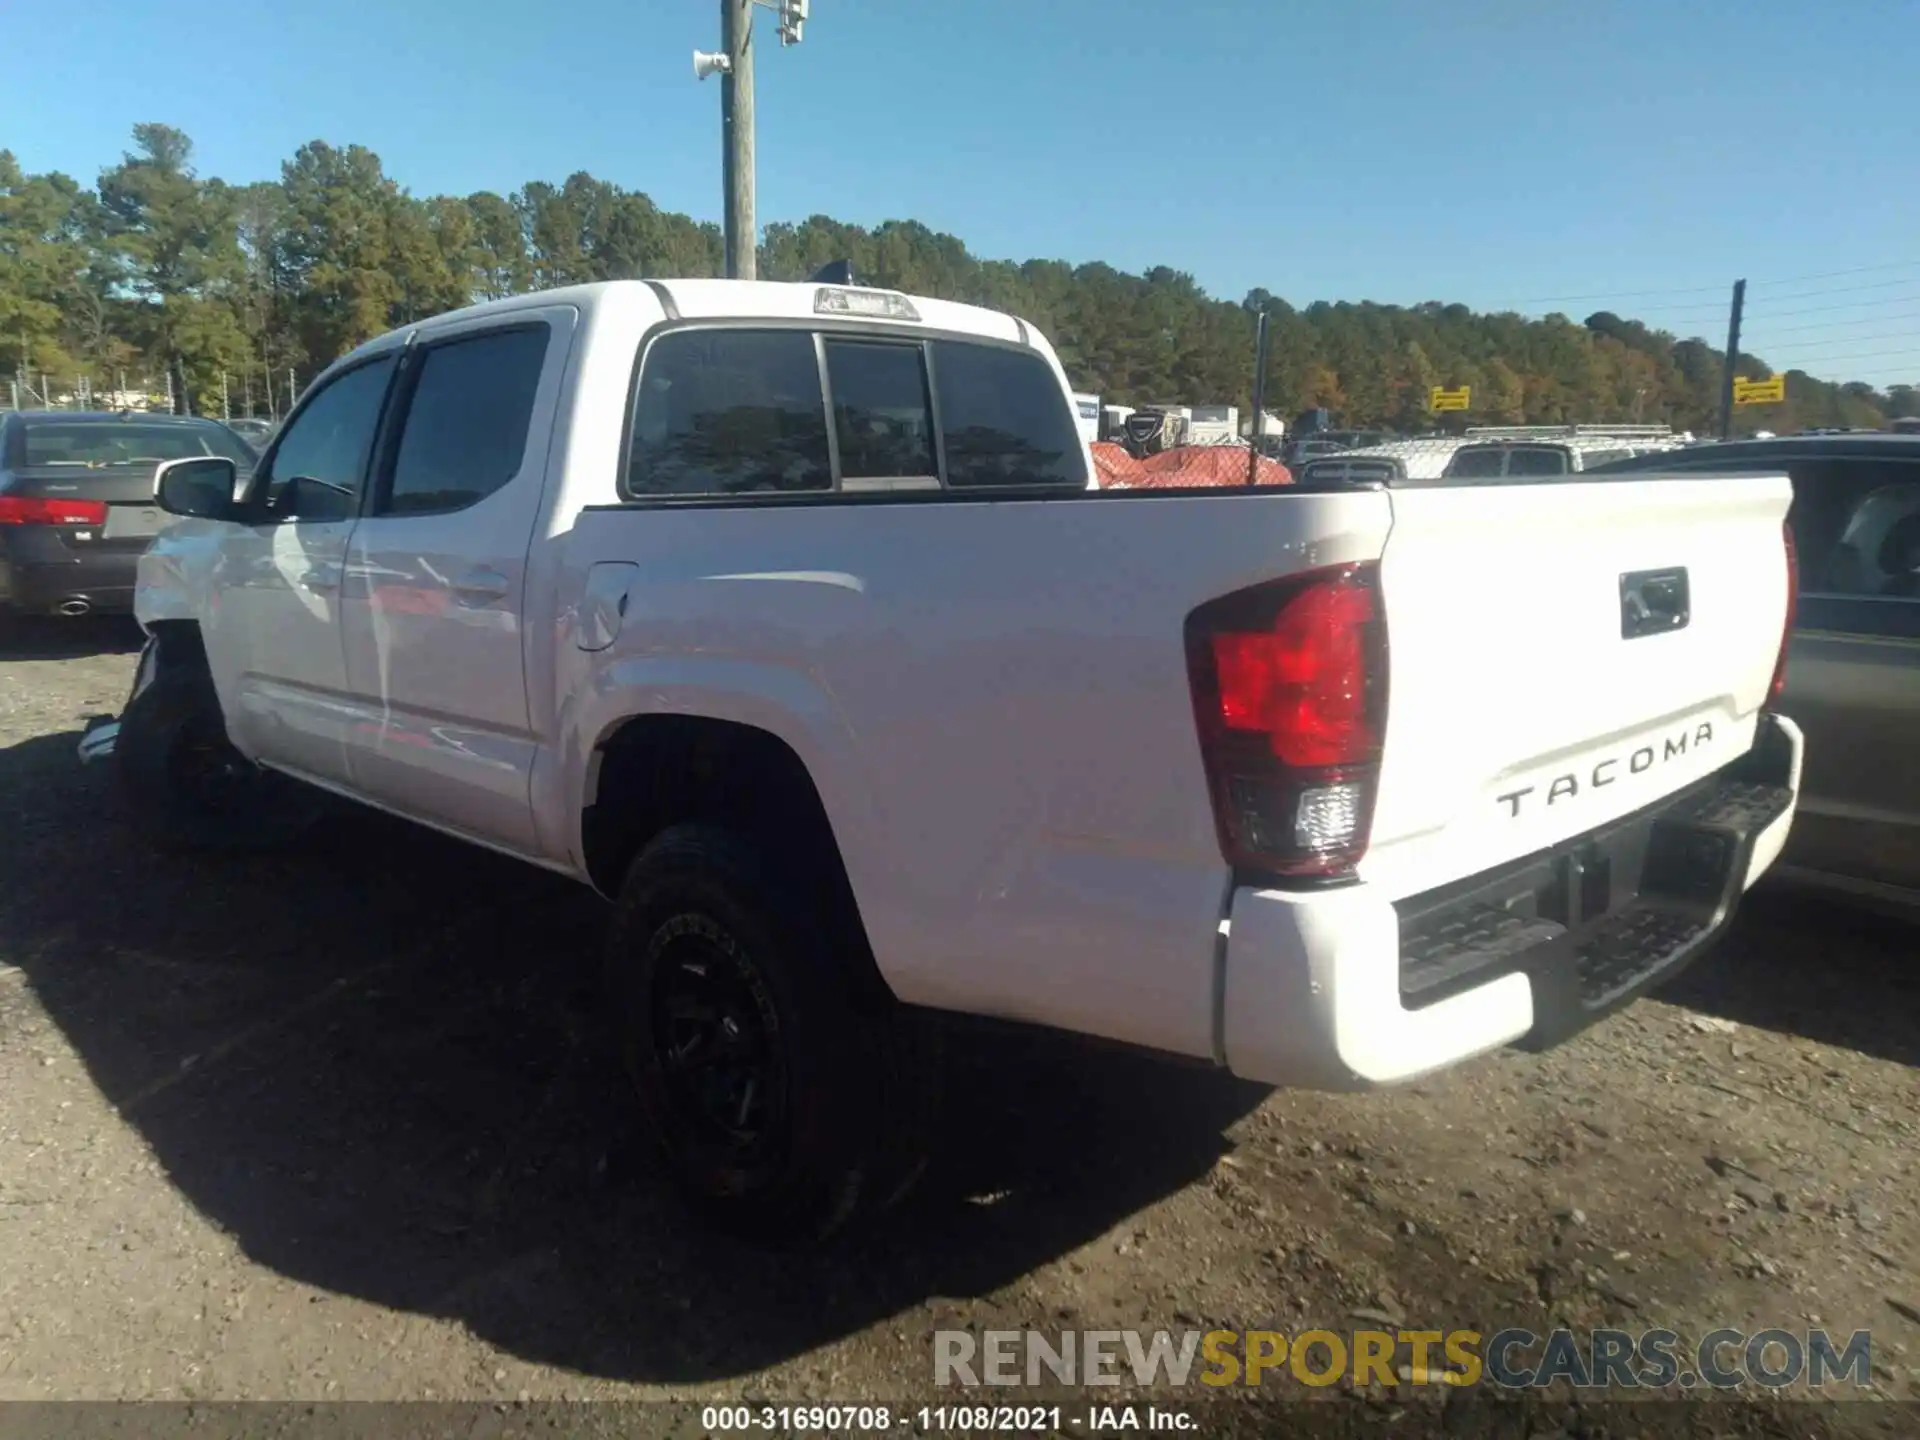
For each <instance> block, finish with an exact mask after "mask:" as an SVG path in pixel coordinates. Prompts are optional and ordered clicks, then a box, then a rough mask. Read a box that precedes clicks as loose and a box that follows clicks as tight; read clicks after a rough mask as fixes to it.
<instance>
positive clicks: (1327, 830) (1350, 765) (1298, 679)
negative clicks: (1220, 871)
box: [1187, 565, 1386, 877]
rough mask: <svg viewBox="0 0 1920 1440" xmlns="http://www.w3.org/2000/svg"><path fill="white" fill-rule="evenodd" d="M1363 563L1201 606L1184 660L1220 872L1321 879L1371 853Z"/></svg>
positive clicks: (1371, 580)
mask: <svg viewBox="0 0 1920 1440" xmlns="http://www.w3.org/2000/svg"><path fill="white" fill-rule="evenodd" d="M1379 595H1380V592H1379V580H1378V574H1377V570H1376V567H1374V566H1372V565H1353V566H1341V567H1338V568H1336V569H1331V570H1320V571H1315V572H1313V573H1311V574H1308V575H1304V576H1297V577H1294V578H1293V579H1290V580H1286V581H1282V582H1280V583H1277V584H1273V585H1262V586H1257V587H1255V588H1253V589H1251V590H1244V591H1241V592H1239V593H1237V594H1234V595H1229V596H1227V597H1226V598H1225V599H1222V600H1216V601H1213V602H1212V603H1210V604H1208V605H1204V606H1202V607H1201V608H1200V609H1198V610H1196V611H1195V612H1194V613H1193V615H1192V616H1191V617H1190V618H1189V620H1188V622H1187V662H1188V670H1189V675H1190V678H1191V681H1192V685H1193V697H1194V706H1195V713H1196V716H1197V718H1198V721H1199V726H1200V748H1201V754H1202V757H1203V759H1204V761H1205V763H1206V767H1207V775H1208V780H1209V782H1210V784H1211V786H1212V789H1213V803H1214V815H1215V818H1216V820H1217V821H1218V825H1219V831H1220V845H1221V850H1222V852H1223V853H1224V854H1225V855H1226V857H1227V860H1228V861H1229V863H1231V864H1234V865H1237V866H1244V867H1246V868H1249V869H1255V870H1264V871H1269V872H1272V873H1276V874H1282V875H1297V876H1319V877H1329V876H1338V875H1342V874H1345V873H1347V872H1349V871H1351V870H1352V868H1353V866H1354V865H1355V864H1356V863H1357V862H1358V861H1359V859H1360V857H1361V856H1362V855H1363V854H1365V853H1366V848H1367V835H1368V830H1369V828H1370V827H1371V824H1372V820H1373V801H1374V791H1375V788H1376V782H1377V779H1378V772H1379V761H1380V747H1381V741H1382V737H1383V732H1384V728H1385V721H1386V626H1385V623H1384V617H1383V616H1382V615H1381V613H1380V600H1379Z"/></svg>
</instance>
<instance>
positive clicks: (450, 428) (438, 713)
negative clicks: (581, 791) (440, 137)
mask: <svg viewBox="0 0 1920 1440" xmlns="http://www.w3.org/2000/svg"><path fill="white" fill-rule="evenodd" d="M577 317H578V312H577V311H576V310H574V309H573V308H572V307H571V306H553V307H549V308H545V309H540V310H527V311H516V312H514V313H513V314H511V315H509V316H504V317H502V316H493V317H489V318H487V319H485V320H479V321H474V322H471V323H467V324H462V325H460V326H458V327H449V328H446V329H436V330H434V331H432V332H430V333H429V334H428V336H427V337H425V338H423V339H421V340H420V341H418V342H417V343H416V344H414V345H413V346H412V347H411V348H410V349H409V350H408V352H407V357H406V361H405V364H404V368H403V369H402V372H401V376H400V380H399V384H398V386H397V388H396V392H395V401H394V408H395V413H396V417H397V418H396V420H395V421H394V423H393V424H391V425H390V426H389V427H388V435H389V440H388V443H387V444H386V445H384V446H383V449H385V450H386V451H387V454H386V455H385V456H384V457H383V458H382V459H381V461H380V462H379V463H378V464H377V465H376V467H375V476H374V480H373V484H372V486H371V492H370V494H369V496H368V499H367V505H366V513H365V515H364V516H363V518H362V519H361V521H360V523H359V525H358V526H356V527H355V529H354V532H353V537H352V539H351V541H350V542H349V546H348V554H347V564H346V574H345V578H344V583H343V585H342V589H341V600H340V610H341V633H342V637H343V643H344V646H345V652H346V669H347V676H346V678H347V686H346V688H347V690H348V692H349V696H350V699H349V701H348V705H349V706H350V710H351V720H350V724H349V725H348V728H347V732H346V733H347V742H348V750H349V756H348V763H349V766H350V769H351V773H352V780H353V785H354V788H355V789H356V790H357V791H359V792H360V793H361V794H363V795H365V796H367V797H369V798H370V799H373V800H376V801H379V802H382V803H384V804H387V805H391V806H392V807H394V808H395V809H397V810H400V811H401V812H403V813H405V814H407V815H411V816H415V817H418V818H420V819H424V820H430V821H433V822H434V823H436V824H439V825H443V826H446V827H448V828H450V829H454V830H458V831H460V832H461V833H463V834H467V835H471V836H474V837H476V838H478V839H482V840H486V841H488V842H490V843H492V844H496V845H503V846H506V847H508V848H509V849H513V850H517V851H521V852H522V853H526V852H529V851H531V850H533V849H534V848H535V843H534V836H533V816H532V810H531V798H530V790H529V787H530V784H531V776H532V772H533V762H534V757H535V754H536V752H537V749H538V744H537V740H536V737H535V735H534V733H533V724H532V720H531V718H530V715H529V711H528V705H527V684H526V667H525V656H524V652H523V640H524V629H523V621H524V602H525V598H526V581H527V573H526V572H527V552H528V548H529V545H530V543H531V541H532V537H533V528H534V522H535V519H536V517H537V516H538V514H539V512H540V505H541V499H542V495H543V493H544V486H545V481H546V468H547V443H548V439H549V437H550V436H551V434H552V430H553V417H554V413H555V410H556V408H557V406H558V402H559V392H560V382H561V375H562V372H563V370H564V369H565V365H566V359H567V355H568V352H569V348H570V346H571V343H572V338H573V333H574V324H575V321H576V319H577Z"/></svg>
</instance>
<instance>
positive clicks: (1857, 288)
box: [1773, 275, 1913, 300]
mask: <svg viewBox="0 0 1920 1440" xmlns="http://www.w3.org/2000/svg"><path fill="white" fill-rule="evenodd" d="M1911 284H1913V277H1912V276H1910V275H1905V276H1902V277H1901V278H1900V279H1898V280H1876V281H1874V282H1873V283H1872V284H1871V285H1831V286H1828V287H1827V288H1826V289H1823V290H1795V291H1792V292H1791V293H1789V294H1786V295H1775V296H1774V297H1773V298H1774V299H1775V300H1810V299H1812V298H1813V297H1814V296H1816V295H1858V294H1859V293H1861V292H1862V291H1863V290H1891V289H1893V287H1894V286H1896V285H1911Z"/></svg>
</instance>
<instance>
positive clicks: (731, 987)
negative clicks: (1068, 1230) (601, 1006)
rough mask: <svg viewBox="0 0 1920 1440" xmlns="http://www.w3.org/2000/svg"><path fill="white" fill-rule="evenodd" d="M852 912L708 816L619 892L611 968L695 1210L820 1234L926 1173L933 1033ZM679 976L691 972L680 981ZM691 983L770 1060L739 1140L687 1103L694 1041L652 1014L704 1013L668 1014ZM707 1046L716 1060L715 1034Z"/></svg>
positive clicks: (671, 1162)
mask: <svg viewBox="0 0 1920 1440" xmlns="http://www.w3.org/2000/svg"><path fill="white" fill-rule="evenodd" d="M847 908H848V907H847V905H846V904H845V902H844V899H843V898H841V896H840V895H839V894H838V893H837V890H836V887H835V886H833V885H832V884H830V883H825V882H824V881H823V879H822V877H821V876H820V875H819V874H818V872H817V871H813V870H810V869H809V868H808V867H805V866H799V867H796V866H794V865H791V864H788V865H784V866H783V865H778V864H776V863H774V861H773V860H772V859H771V858H770V856H769V854H768V852H767V850H766V849H764V848H762V847H761V846H759V845H756V844H754V843H753V842H752V841H751V840H749V839H748V838H746V837H745V836H743V835H740V834H738V833H736V832H733V831H729V830H727V829H723V828H720V827H717V826H712V825H678V826H674V827H672V828H670V829H668V830H667V831H665V832H663V833H662V834H661V835H659V836H657V837H656V838H655V839H654V840H653V841H652V842H651V843H649V844H648V845H647V846H646V847H645V848H644V849H643V850H642V851H641V853H640V854H639V855H638V856H637V857H636V858H635V859H634V861H633V862H632V864H631V866H630V867H629V868H628V871H627V876H626V881H625V884H624V885H623V886H622V887H621V890H620V893H619V896H618V899H617V901H616V906H615V914H614V921H613V925H612V929H611V933H610V936H609V942H608V956H607V978H608V983H609V989H610V993H611V994H612V995H613V997H614V1000H615V1005H616V1016H617V1022H618V1025H619V1030H620V1042H621V1049H622V1054H623V1059H624V1060H625V1062H626V1068H627V1071H628V1074H629V1077H630V1078H631V1080H632V1083H633V1087H634V1090H635V1093H636V1094H637V1095H638V1097H639V1102H640V1106H641V1109H642V1112H643V1114H644V1116H645V1118H646V1119H647V1121H648V1123H649V1126H650V1128H651V1129H652V1131H653V1133H654V1136H655V1138H656V1139H657V1141H658V1143H659V1147H660V1150H661V1152H662V1154H663V1156H664V1158H665V1161H666V1165H667V1168H668V1171H669V1173H670V1175H671V1177H672V1179H673V1181H674V1183H675V1185H676V1188H677V1189H678V1190H679V1191H680V1193H681V1194H682V1196H683V1197H684V1198H685V1199H686V1200H687V1201H688V1202H689V1203H690V1204H691V1205H692V1207H693V1208H694V1209H695V1210H696V1212H698V1213H699V1214H700V1215H701V1216H702V1217H703V1218H706V1219H708V1220H710V1221H712V1222H714V1223H716V1224H717V1225H719V1226H720V1227H722V1228H724V1229H726V1230H728V1231H731V1232H733V1233H735V1234H737V1235H742V1236H745V1237H748V1238H751V1239H754V1240H756V1241H760V1242H763V1243H771V1244H775V1245H782V1246H794V1245H797V1246H808V1245H815V1244H818V1243H820V1242H822V1241H825V1240H826V1239H828V1238H829V1237H830V1236H833V1235H835V1234H836V1233H837V1232H840V1231H842V1230H844V1229H845V1228H847V1226H848V1225H849V1222H851V1221H853V1220H854V1219H855V1218H856V1217H863V1216H871V1215H874V1214H876V1213H878V1212H880V1211H882V1210H885V1209H886V1208H888V1207H889V1206H891V1205H892V1204H894V1203H896V1202H897V1201H898V1200H899V1199H900V1198H902V1197H903V1196H904V1194H905V1193H906V1192H907V1191H908V1190H909V1189H910V1188H911V1187H912V1185H913V1183H914V1181H915V1180H916V1179H917V1178H918V1176H919V1174H920V1171H921V1170H922V1169H923V1167H924V1159H925V1156H926V1153H927V1146H928V1143H929V1140H930V1131H931V1125H932V1117H933V1107H934V1103H935V1097H936V1093H937V1092H936V1083H937V1077H938V1071H939V1057H938V1053H937V1049H936V1046H935V1043H934V1037H933V1031H934V1028H935V1027H934V1026H933V1025H932V1023H931V1022H930V1020H929V1018H928V1017H927V1016H925V1015H923V1014H921V1013H919V1012H915V1011H913V1010H911V1009H909V1008H908V1007H905V1006H902V1005H901V1004H900V1003H899V1002H898V1001H896V1000H895V999H894V998H893V996H892V995H891V994H890V993H889V992H888V991H887V990H886V988H885V986H884V984H883V983H882V982H881V981H880V978H879V976H878V973H877V972H876V971H875V970H874V969H873V965H872V961H871V960H870V959H869V958H868V956H867V954H866V951H865V948H864V947H865V942H864V939H863V938H862V937H861V935H860V932H859V927H858V923H857V920H855V919H853V918H852V917H850V916H849V915H848V914H847V913H846V910H847ZM690 974H691V975H696V976H698V977H699V979H698V980H697V981H695V982H687V976H689V975H690ZM686 983H694V984H696V985H697V986H699V987H707V989H706V993H709V994H717V993H722V992H724V993H725V994H726V995H728V996H731V997H732V998H731V999H729V1000H728V1001H727V1003H726V1004H725V1005H724V1006H721V1007H720V1008H721V1009H723V1010H725V1012H726V1020H725V1021H722V1022H719V1023H720V1024H721V1025H723V1026H727V1025H730V1022H732V1021H734V1020H735V1019H736V1018H738V1019H740V1021H741V1023H740V1024H739V1025H738V1026H731V1027H730V1028H728V1029H726V1030H725V1032H724V1033H725V1035H727V1036H732V1037H738V1036H741V1035H743V1034H748V1033H751V1032H755V1027H758V1028H757V1033H758V1034H759V1035H760V1036H761V1037H762V1039H763V1040H764V1041H765V1043H764V1044H763V1045H759V1046H757V1047H749V1048H755V1050H756V1053H761V1054H764V1055H767V1056H770V1057H771V1058H770V1059H768V1060H766V1061H765V1063H764V1065H763V1067H762V1069H763V1070H764V1072H765V1074H766V1075H767V1076H771V1077H772V1078H769V1079H767V1080H766V1083H765V1085H764V1087H763V1088H762V1090H761V1099H762V1100H763V1101H764V1102H765V1112H764V1116H763V1123H762V1125H761V1126H760V1128H759V1129H758V1130H757V1131H756V1132H755V1133H754V1135H753V1137H752V1138H751V1139H748V1140H743V1139H741V1138H740V1135H739V1134H738V1133H736V1134H733V1135H722V1134H721V1133H719V1130H720V1127H718V1126H716V1125H715V1124H714V1122H713V1115H712V1110H713V1108H714V1107H713V1106H712V1104H711V1102H710V1101H709V1103H708V1105H707V1106H706V1107H705V1108H704V1109H703V1107H702V1105H701V1104H700V1103H698V1102H696V1101H694V1100H690V1099H689V1098H688V1094H687V1090H688V1088H689V1086H690V1085H692V1084H693V1083H694V1082H692V1081H690V1080H689V1079H688V1075H689V1074H690V1073H691V1072H690V1071H688V1070H687V1069H686V1068H684V1067H685V1066H686V1063H687V1062H686V1061H685V1060H684V1059H677V1058H676V1051H678V1053H679V1054H680V1055H685V1054H687V1053H689V1052H691V1051H694V1050H696V1049H698V1047H699V1046H700V1045H701V1044H702V1042H701V1041H699V1040H698V1039H694V1040H689V1041H687V1042H686V1043H685V1044H684V1045H681V1044H680V1042H679V1041H678V1040H677V1039H676V1036H675V1035H666V1036H663V1034H662V1026H664V1025H669V1024H673V1023H680V1024H682V1025H683V1028H684V1025H685V1024H692V1025H694V1026H695V1028H696V1029H697V1026H698V1024H699V1023H700V1022H698V1021H692V1022H680V1021H669V1020H668V1019H666V1018H665V1016H666V1014H667V1012H668V1011H669V1010H671V1009H672V1008H673V1006H672V1005H671V1004H669V1000H671V999H674V998H675V997H676V996H678V991H676V989H675V987H676V986H677V985H678V986H681V988H682V989H684V988H685V984H686ZM663 997H665V998H663ZM679 998H680V999H681V1000H684V997H683V996H681V997H679ZM679 1008H680V1010H682V1011H685V1010H687V1009H688V1006H687V1005H686V1004H685V1003H681V1004H680V1006H679ZM708 1008H712V1007H708ZM678 1033H680V1032H676V1035H677V1034H678ZM714 1033H715V1034H721V1033H722V1032H721V1030H720V1029H718V1028H716V1029H715V1030H714ZM717 1043H718V1044H719V1045H720V1046H721V1048H722V1050H724V1048H725V1046H726V1044H728V1043H730V1042H729V1041H728V1040H726V1039H722V1040H720V1041H718V1042H717ZM701 1053H703V1054H705V1055H708V1056H711V1055H713V1054H714V1053H715V1052H714V1045H713V1044H712V1043H709V1044H707V1048H706V1049H705V1051H703V1052H701ZM742 1053H744V1051H743V1052H742ZM736 1069H746V1070H753V1069H754V1066H753V1064H745V1065H743V1066H741V1067H736ZM755 1073H760V1072H758V1071H756V1072H755ZM752 1083H759V1082H758V1081H755V1082H752ZM710 1094H711V1092H710ZM742 1113H743V1114H744V1113H745V1111H744V1110H743V1112H742Z"/></svg>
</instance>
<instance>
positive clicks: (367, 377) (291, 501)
mask: <svg viewBox="0 0 1920 1440" xmlns="http://www.w3.org/2000/svg"><path fill="white" fill-rule="evenodd" d="M393 363H394V360H393V356H392V355H382V356H381V357H380V358H379V359H378V360H370V361H368V362H367V363H366V364H365V365H361V366H359V367H357V368H356V369H353V370H349V371H347V373H346V374H344V375H341V376H339V377H338V378H336V379H334V380H330V381H328V382H327V386H326V388H325V389H323V390H321V391H319V392H318V393H317V394H315V395H314V397H313V398H312V399H311V400H309V401H308V402H307V404H306V405H305V406H304V407H303V408H302V409H301V411H300V413H299V414H297V415H295V416H294V417H293V418H292V419H291V420H290V421H288V422H287V428H286V429H285V430H284V431H282V432H281V435H280V443H279V445H278V446H276V447H275V449H274V452H273V458H272V460H271V461H270V463H269V474H268V477H267V491H266V504H267V508H268V510H269V511H270V512H272V513H273V514H274V515H276V516H278V517H280V518H283V519H284V518H298V519H302V520H317V521H326V520H344V519H348V518H351V517H352V516H353V515H355V514H356V513H358V511H359V508H360V492H361V490H362V488H363V487H364V486H365V484H366V478H367V459H368V457H369V456H370V455H371V454H372V452H373V437H374V434H375V432H377V431H378V430H379V428H380V409H381V406H382V404H383V403H384V402H385V400H386V395H387V382H388V381H389V380H390V379H391V378H392V376H393Z"/></svg>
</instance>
